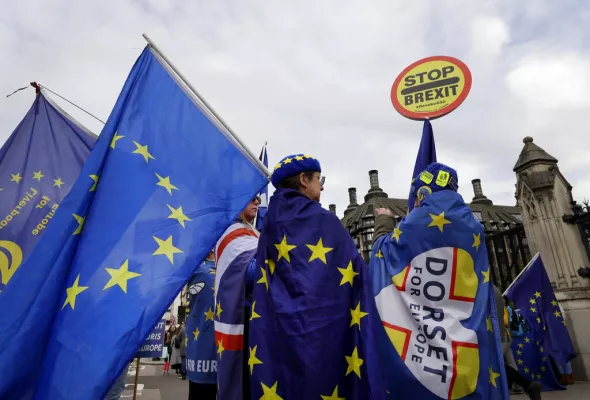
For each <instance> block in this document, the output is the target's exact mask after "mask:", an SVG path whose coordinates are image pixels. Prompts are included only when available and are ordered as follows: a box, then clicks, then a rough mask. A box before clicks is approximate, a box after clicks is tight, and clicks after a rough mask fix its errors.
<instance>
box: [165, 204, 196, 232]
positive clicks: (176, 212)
mask: <svg viewBox="0 0 590 400" xmlns="http://www.w3.org/2000/svg"><path fill="white" fill-rule="evenodd" d="M166 205H167V206H168V208H169V209H170V211H171V212H172V214H170V215H169V216H168V218H171V219H175V220H177V221H178V223H180V226H182V227H183V228H184V221H192V219H190V218H189V217H187V216H186V215H184V213H183V212H182V206H180V207H178V208H177V209H174V207H171V206H170V205H168V204H166Z"/></svg>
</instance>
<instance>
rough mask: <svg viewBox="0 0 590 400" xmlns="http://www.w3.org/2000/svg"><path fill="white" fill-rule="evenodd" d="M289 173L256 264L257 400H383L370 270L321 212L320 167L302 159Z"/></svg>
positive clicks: (253, 362)
mask: <svg viewBox="0 0 590 400" xmlns="http://www.w3.org/2000/svg"><path fill="white" fill-rule="evenodd" d="M280 164H281V167H280V171H281V172H283V171H285V172H284V174H283V176H280V174H279V173H278V172H277V171H279V168H277V169H275V173H274V174H273V177H272V178H271V181H272V183H273V185H274V186H275V187H278V189H277V191H276V192H275V193H274V195H273V196H272V197H271V199H270V201H269V207H268V211H267V214H266V216H265V221H264V226H263V230H262V232H261V235H260V241H259V244H258V252H257V255H256V260H257V264H256V274H257V275H256V284H255V285H254V290H253V293H252V300H253V303H252V317H251V319H250V341H249V343H250V344H249V349H250V357H249V360H248V365H249V369H250V373H251V374H252V378H251V386H252V387H251V398H253V399H258V398H261V396H266V395H270V394H271V393H272V394H273V395H274V394H276V395H277V396H280V397H281V398H285V399H287V398H288V399H313V398H328V397H330V398H352V399H354V398H358V399H361V398H362V399H365V398H366V399H384V398H385V387H384V385H383V383H382V380H381V371H380V369H379V363H378V358H377V357H378V355H377V349H376V336H375V329H376V327H378V328H381V326H380V324H379V321H378V320H377V319H375V318H376V314H377V313H376V309H375V302H374V299H373V295H372V291H371V288H370V286H369V281H368V270H367V267H366V265H365V264H364V261H363V260H362V258H361V256H360V255H359V253H358V250H357V249H356V246H355V245H354V242H353V241H352V238H351V237H350V235H349V234H348V232H347V231H346V230H345V229H344V227H343V226H342V224H341V223H340V221H339V220H338V218H337V217H336V216H335V215H334V214H332V213H330V212H329V211H327V210H324V209H323V208H322V207H321V205H320V203H319V195H320V192H321V189H322V184H323V179H322V177H321V176H320V169H319V163H318V162H317V160H315V159H313V158H311V157H309V156H304V155H294V156H290V157H287V158H285V159H283V161H281V163H280ZM277 176H279V177H277ZM351 382H355V383H354V384H351Z"/></svg>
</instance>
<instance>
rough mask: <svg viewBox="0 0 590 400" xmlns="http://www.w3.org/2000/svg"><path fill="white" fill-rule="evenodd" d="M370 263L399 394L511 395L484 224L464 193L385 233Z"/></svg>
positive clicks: (390, 374)
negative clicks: (462, 196) (501, 344)
mask: <svg viewBox="0 0 590 400" xmlns="http://www.w3.org/2000/svg"><path fill="white" fill-rule="evenodd" d="M370 269H371V277H372V279H373V292H374V293H375V299H376V303H377V309H378V310H379V316H380V318H381V324H382V325H383V328H384V330H383V331H382V333H383V334H382V335H381V337H380V340H379V345H380V354H381V357H382V361H383V366H382V370H383V371H384V374H385V381H386V382H387V384H388V390H389V392H390V393H391V396H392V398H395V399H409V398H415V399H433V400H434V399H441V398H443V399H508V398H509V396H508V385H507V382H506V373H505V370H504V363H503V360H502V349H501V346H500V336H499V332H500V331H499V329H502V328H501V326H502V325H501V324H499V323H498V317H497V315H496V307H495V303H494V292H493V287H492V282H491V281H490V271H489V264H488V257H487V251H486V247H485V240H484V232H483V227H482V225H481V224H480V223H479V222H478V221H477V220H476V219H475V217H473V214H472V213H471V210H470V209H469V207H468V206H467V205H466V204H465V202H464V201H463V199H462V198H461V196H460V195H459V194H458V193H456V192H453V191H451V190H444V191H440V192H436V193H433V194H432V195H430V196H428V197H426V200H424V202H423V203H422V205H421V206H420V207H418V208H415V209H414V210H413V211H412V212H411V213H410V214H408V216H406V217H405V218H404V219H402V221H401V222H400V224H399V225H398V226H397V227H395V229H394V231H393V232H392V234H391V235H386V236H383V237H380V238H379V239H377V240H376V242H375V244H374V246H373V250H372V255H371V264H370Z"/></svg>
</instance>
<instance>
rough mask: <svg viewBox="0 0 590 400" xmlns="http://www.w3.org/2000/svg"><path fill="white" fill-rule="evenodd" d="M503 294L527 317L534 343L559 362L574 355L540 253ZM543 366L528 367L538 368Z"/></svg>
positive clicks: (565, 360)
mask: <svg viewBox="0 0 590 400" xmlns="http://www.w3.org/2000/svg"><path fill="white" fill-rule="evenodd" d="M506 296H507V297H508V298H509V299H510V300H512V302H513V303H514V305H515V306H516V308H519V309H520V312H521V314H522V315H523V316H524V317H525V318H526V319H527V321H528V322H529V325H530V326H531V336H532V339H534V340H533V341H534V343H535V344H536V343H537V341H538V342H539V346H538V348H539V350H541V349H542V351H541V352H542V353H544V355H547V354H548V355H550V356H551V357H553V359H554V360H555V361H556V362H558V363H559V364H561V365H564V364H566V363H567V362H568V361H570V360H571V359H572V358H574V357H575V356H576V353H575V351H574V347H573V345H572V341H571V339H570V336H569V333H568V330H567V327H566V324H565V321H564V319H563V315H561V310H560V308H559V303H558V302H557V299H556V298H555V294H554V293H553V288H552V287H551V282H550V281H549V277H548V276H547V272H546V271H545V266H544V265H543V260H541V256H540V255H537V256H535V258H534V259H533V260H532V261H531V263H530V266H529V267H528V268H527V270H526V271H525V272H524V273H523V274H522V275H521V276H520V279H518V280H517V281H516V282H515V283H514V284H513V285H512V287H511V288H510V289H509V290H508V291H507V293H506ZM541 366H542V365H536V366H531V368H535V369H540V368H541ZM543 366H544V363H543Z"/></svg>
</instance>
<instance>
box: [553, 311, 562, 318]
mask: <svg viewBox="0 0 590 400" xmlns="http://www.w3.org/2000/svg"><path fill="white" fill-rule="evenodd" d="M553 315H555V317H557V318H559V317H561V313H560V312H559V311H555V312H554V313H553Z"/></svg>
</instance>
